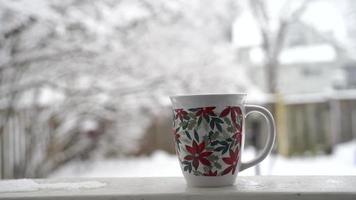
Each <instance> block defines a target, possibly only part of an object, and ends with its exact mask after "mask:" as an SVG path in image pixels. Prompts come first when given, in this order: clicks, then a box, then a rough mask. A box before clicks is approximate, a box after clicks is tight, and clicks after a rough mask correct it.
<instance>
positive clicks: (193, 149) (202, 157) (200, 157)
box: [184, 141, 213, 170]
mask: <svg viewBox="0 0 356 200" xmlns="http://www.w3.org/2000/svg"><path fill="white" fill-rule="evenodd" d="M185 148H186V149H187V151H188V152H189V153H190V155H187V156H185V157H184V160H191V161H192V164H193V167H194V168H195V170H197V169H198V167H199V163H202V164H203V165H207V166H210V162H209V160H208V159H206V157H208V156H210V155H211V154H212V153H213V152H209V151H204V150H205V144H204V142H202V143H200V144H197V143H196V142H195V141H193V144H192V146H188V145H186V146H185Z"/></svg>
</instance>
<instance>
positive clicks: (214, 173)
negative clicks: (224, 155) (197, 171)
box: [203, 170, 218, 176]
mask: <svg viewBox="0 0 356 200" xmlns="http://www.w3.org/2000/svg"><path fill="white" fill-rule="evenodd" d="M203 175H204V176H217V175H218V171H215V172H212V171H211V170H209V171H208V172H205V173H203Z"/></svg>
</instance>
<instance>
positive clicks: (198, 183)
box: [184, 174, 236, 187]
mask: <svg viewBox="0 0 356 200" xmlns="http://www.w3.org/2000/svg"><path fill="white" fill-rule="evenodd" d="M184 177H185V180H186V181H187V185H188V186H191V187H225V186H231V185H234V183H235V180H236V175H225V176H194V175H190V174H184Z"/></svg>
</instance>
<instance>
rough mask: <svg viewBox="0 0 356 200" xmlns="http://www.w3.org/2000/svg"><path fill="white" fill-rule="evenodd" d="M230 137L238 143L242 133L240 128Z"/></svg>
mask: <svg viewBox="0 0 356 200" xmlns="http://www.w3.org/2000/svg"><path fill="white" fill-rule="evenodd" d="M232 138H233V139H234V140H235V142H236V143H238V144H240V143H241V141H242V133H241V131H240V130H237V131H236V132H235V133H234V135H232Z"/></svg>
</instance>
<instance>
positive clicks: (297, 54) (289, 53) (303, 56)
mask: <svg viewBox="0 0 356 200" xmlns="http://www.w3.org/2000/svg"><path fill="white" fill-rule="evenodd" d="M311 55H313V56H311ZM249 56H250V59H251V62H252V63H253V64H262V63H263V62H264V60H265V55H264V53H263V50H262V49H261V47H254V48H252V49H251V50H250V52H249ZM336 57H337V54H336V50H335V49H334V48H333V47H332V46H331V45H329V44H318V45H308V46H296V47H292V48H286V49H285V50H283V51H282V52H281V54H280V56H279V58H278V59H279V62H280V63H281V64H294V63H316V62H332V61H334V60H335V59H336Z"/></svg>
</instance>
